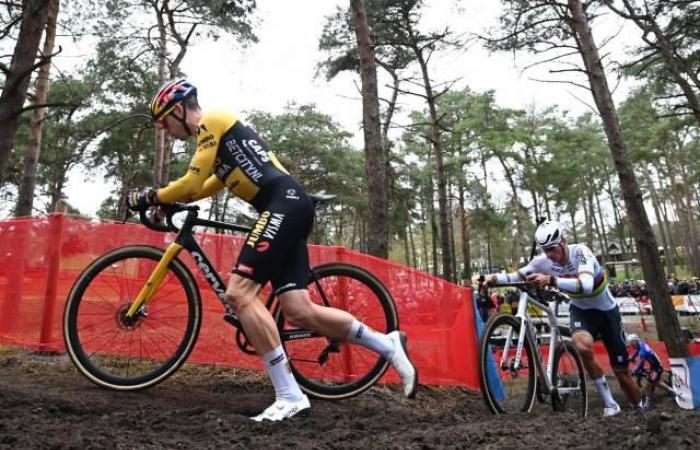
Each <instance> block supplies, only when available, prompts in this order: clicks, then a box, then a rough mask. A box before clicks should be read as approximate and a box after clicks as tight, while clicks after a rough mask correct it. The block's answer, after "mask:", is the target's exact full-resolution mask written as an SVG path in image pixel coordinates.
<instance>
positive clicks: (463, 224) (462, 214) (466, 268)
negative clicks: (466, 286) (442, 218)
mask: <svg viewBox="0 0 700 450" xmlns="http://www.w3.org/2000/svg"><path fill="white" fill-rule="evenodd" d="M459 226H460V231H461V233H460V234H461V237H462V260H463V269H462V270H463V272H464V279H465V280H470V279H471V276H472V273H471V255H470V254H469V251H470V248H469V219H468V217H467V208H466V202H465V200H464V186H462V185H461V184H460V185H459Z"/></svg>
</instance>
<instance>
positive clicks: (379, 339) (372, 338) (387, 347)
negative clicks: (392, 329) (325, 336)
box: [348, 319, 394, 358]
mask: <svg viewBox="0 0 700 450" xmlns="http://www.w3.org/2000/svg"><path fill="white" fill-rule="evenodd" d="M348 341H350V342H352V343H354V344H357V345H361V346H363V347H365V348H368V349H370V350H373V351H375V352H377V353H379V354H380V355H382V356H383V357H384V358H391V357H392V356H393V355H394V342H393V341H392V340H391V339H390V338H389V336H387V335H386V334H383V333H379V332H377V331H374V330H373V329H372V328H370V327H368V326H367V325H365V324H364V323H362V322H360V321H359V320H357V319H352V325H351V326H350V333H349V334H348Z"/></svg>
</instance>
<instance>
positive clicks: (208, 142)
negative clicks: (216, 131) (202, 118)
mask: <svg viewBox="0 0 700 450" xmlns="http://www.w3.org/2000/svg"><path fill="white" fill-rule="evenodd" d="M215 145H216V140H215V139H214V135H213V134H208V135H206V136H204V137H203V138H202V139H200V141H199V142H198V143H197V146H198V147H199V148H200V149H203V148H211V147H214V146H215Z"/></svg>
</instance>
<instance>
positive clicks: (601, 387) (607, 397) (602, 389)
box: [593, 375, 617, 408]
mask: <svg viewBox="0 0 700 450" xmlns="http://www.w3.org/2000/svg"><path fill="white" fill-rule="evenodd" d="M593 384H595V387H596V389H598V393H599V394H600V396H601V397H602V398H603V402H604V403H605V406H606V407H607V408H610V407H613V406H615V405H617V402H616V401H615V399H614V398H613V396H612V392H610V388H609V387H608V382H607V381H606V380H605V375H603V376H602V377H600V378H598V379H597V380H593Z"/></svg>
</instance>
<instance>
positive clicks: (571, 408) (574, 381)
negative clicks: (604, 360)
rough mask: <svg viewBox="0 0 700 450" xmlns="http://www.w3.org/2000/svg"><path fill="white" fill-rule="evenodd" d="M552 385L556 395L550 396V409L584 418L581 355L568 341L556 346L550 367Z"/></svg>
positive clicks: (584, 395)
mask: <svg viewBox="0 0 700 450" xmlns="http://www.w3.org/2000/svg"><path fill="white" fill-rule="evenodd" d="M552 384H553V385H554V387H555V388H556V390H557V391H556V394H553V395H552V407H553V408H554V410H555V411H559V412H571V413H575V414H577V415H579V416H580V417H586V414H587V413H588V392H587V391H586V375H585V373H584V371H583V362H582V361H581V355H579V354H578V351H576V347H574V344H572V343H571V342H569V341H561V342H560V343H559V344H558V345H557V348H556V353H555V354H554V363H553V366H552Z"/></svg>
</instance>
